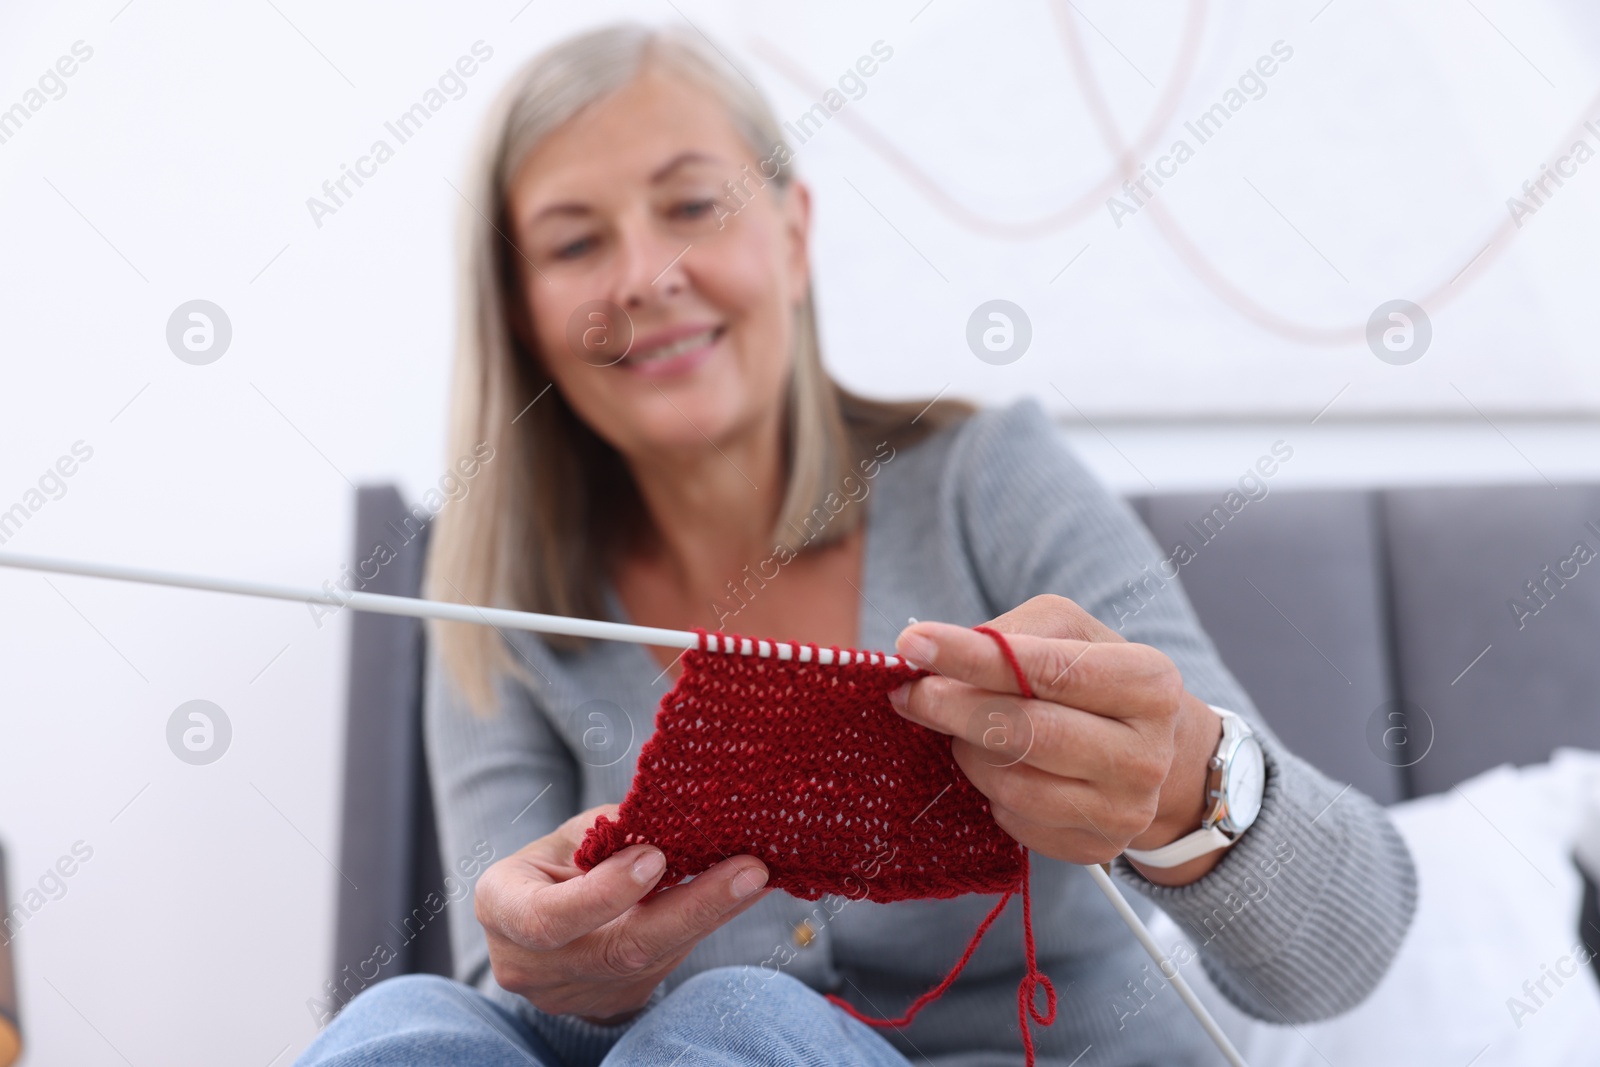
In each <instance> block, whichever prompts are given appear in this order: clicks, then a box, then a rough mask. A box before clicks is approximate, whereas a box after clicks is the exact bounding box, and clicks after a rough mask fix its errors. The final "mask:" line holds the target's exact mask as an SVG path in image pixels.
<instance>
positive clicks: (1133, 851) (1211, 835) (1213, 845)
mask: <svg viewBox="0 0 1600 1067" xmlns="http://www.w3.org/2000/svg"><path fill="white" fill-rule="evenodd" d="M1231 844H1233V838H1231V837H1229V836H1228V835H1227V834H1225V833H1223V832H1222V831H1221V830H1220V829H1218V828H1217V827H1215V826H1202V827H1201V828H1200V829H1198V830H1196V831H1194V832H1193V833H1190V834H1186V835H1184V836H1183V837H1180V838H1178V839H1177V840H1176V841H1173V842H1172V843H1170V844H1166V845H1162V846H1161V847H1160V848H1151V849H1138V848H1125V849H1123V850H1122V854H1123V855H1124V856H1126V857H1128V858H1129V859H1130V860H1133V861H1134V862H1135V863H1142V864H1143V865H1144V866H1146V867H1176V866H1178V865H1179V864H1183V863H1188V862H1189V861H1190V860H1192V859H1195V858H1196V857H1198V856H1204V855H1205V854H1206V853H1207V852H1215V851H1216V850H1217V849H1219V848H1226V847H1228V846H1229V845H1231Z"/></svg>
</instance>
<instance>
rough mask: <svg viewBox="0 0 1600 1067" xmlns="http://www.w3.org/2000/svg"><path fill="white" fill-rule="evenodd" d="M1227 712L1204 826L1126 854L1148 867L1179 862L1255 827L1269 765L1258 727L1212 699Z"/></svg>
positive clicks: (1209, 780) (1230, 841)
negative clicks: (1253, 728)
mask: <svg viewBox="0 0 1600 1067" xmlns="http://www.w3.org/2000/svg"><path fill="white" fill-rule="evenodd" d="M1207 706H1208V707H1209V708H1211V710H1212V711H1214V712H1216V713H1217V714H1218V715H1220V716H1222V740H1221V741H1220V742H1218V744H1217V753H1216V755H1214V756H1212V757H1211V762H1210V763H1209V764H1208V765H1207V766H1208V767H1209V769H1210V772H1211V773H1210V775H1209V777H1208V778H1207V779H1206V796H1207V797H1208V798H1209V799H1210V800H1211V807H1210V809H1209V810H1207V812H1206V817H1205V821H1204V822H1202V823H1201V824H1200V829H1198V830H1196V831H1194V832H1193V833H1191V834H1187V835H1185V836H1183V837H1180V838H1178V839H1177V840H1176V841H1174V842H1172V843H1171V844H1168V845H1162V846H1161V847H1160V848H1152V849H1134V848H1126V849H1123V850H1122V854H1123V855H1124V856H1126V857H1128V858H1129V859H1130V860H1133V861H1134V862H1136V863H1142V864H1144V865H1145V866H1146V867H1176V866H1178V865H1179V864H1182V863H1188V862H1189V861H1190V860H1192V859H1194V858H1195V857H1196V856H1204V855H1205V854H1206V853H1207V852H1215V851H1216V850H1217V849H1219V848H1227V847H1228V846H1229V845H1231V844H1233V843H1234V842H1235V841H1237V840H1238V839H1239V835H1240V834H1242V833H1244V832H1245V831H1246V830H1248V829H1249V828H1250V824H1251V823H1253V822H1255V821H1256V816H1257V815H1259V814H1260V813H1261V796H1262V794H1263V793H1264V792H1265V790H1266V787H1267V767H1266V762H1265V761H1264V760H1263V759H1262V756H1261V742H1260V741H1258V740H1257V739H1256V735H1255V731H1254V730H1252V729H1250V724H1249V723H1247V722H1245V721H1244V719H1242V718H1240V717H1239V716H1238V715H1237V714H1235V713H1234V712H1231V711H1228V710H1227V709H1226V708H1219V707H1217V706H1216V705H1215V704H1210V705H1207Z"/></svg>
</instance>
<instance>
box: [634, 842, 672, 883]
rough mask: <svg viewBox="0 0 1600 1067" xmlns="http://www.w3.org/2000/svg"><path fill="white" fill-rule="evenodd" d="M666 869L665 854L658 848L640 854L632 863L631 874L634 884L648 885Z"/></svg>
mask: <svg viewBox="0 0 1600 1067" xmlns="http://www.w3.org/2000/svg"><path fill="white" fill-rule="evenodd" d="M666 867H667V857H666V854H665V853H663V852H662V851H661V850H660V849H658V848H652V849H650V850H649V851H647V852H644V853H642V854H641V855H640V856H639V858H638V859H636V860H634V861H633V867H632V871H631V873H632V874H633V880H634V881H635V882H638V883H639V884H640V885H648V884H649V883H651V882H653V881H655V880H656V876H657V875H659V874H660V873H661V872H662V871H664V870H665V869H666Z"/></svg>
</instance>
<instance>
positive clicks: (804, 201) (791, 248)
mask: <svg viewBox="0 0 1600 1067" xmlns="http://www.w3.org/2000/svg"><path fill="white" fill-rule="evenodd" d="M783 232H784V242H785V246H786V247H785V256H786V260H787V266H788V268H789V299H790V301H791V302H792V303H793V304H794V305H795V306H796V307H799V306H800V304H801V302H802V301H804V300H805V298H806V295H807V294H808V293H809V292H810V289H811V190H810V189H809V188H808V187H807V186H806V184H805V182H802V181H799V180H796V181H792V182H790V183H789V188H788V191H787V192H786V193H785V194H784V197H783Z"/></svg>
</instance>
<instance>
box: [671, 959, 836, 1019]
mask: <svg viewBox="0 0 1600 1067" xmlns="http://www.w3.org/2000/svg"><path fill="white" fill-rule="evenodd" d="M672 996H673V999H674V1000H677V1001H679V1002H680V1003H684V1002H687V1003H690V1004H694V1005H695V1006H696V1009H697V1010H698V1011H699V1012H700V1013H702V1014H703V1015H707V1016H710V1017H712V1018H715V1019H718V1020H721V1021H722V1022H723V1023H724V1024H726V1023H727V1022H728V1021H730V1020H732V1019H735V1018H742V1019H743V1020H745V1021H748V1020H749V1019H750V1018H752V1017H766V1016H774V1015H777V1016H782V1017H787V1018H795V1017H798V1016H801V1015H805V1014H808V1013H810V1012H813V1011H817V1010H822V1009H826V1008H827V1007H828V1002H827V1000H825V999H824V998H823V996H822V994H820V993H818V992H817V991H816V990H814V989H812V988H811V987H810V986H808V985H806V984H805V983H804V982H802V981H800V980H799V979H797V978H793V977H791V976H790V975H787V974H784V973H783V972H782V971H779V970H776V969H775V968H770V967H752V966H742V967H713V968H711V969H709V970H705V971H701V972H700V973H698V974H696V975H694V976H693V977H691V978H689V979H688V980H687V981H685V982H684V983H683V984H682V985H680V986H679V987H678V988H677V989H675V990H673V993H672Z"/></svg>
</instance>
